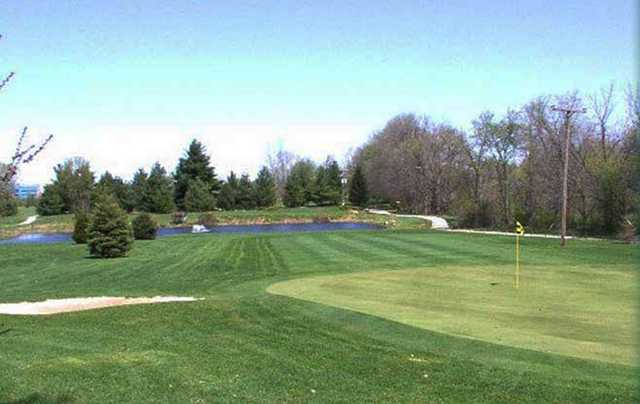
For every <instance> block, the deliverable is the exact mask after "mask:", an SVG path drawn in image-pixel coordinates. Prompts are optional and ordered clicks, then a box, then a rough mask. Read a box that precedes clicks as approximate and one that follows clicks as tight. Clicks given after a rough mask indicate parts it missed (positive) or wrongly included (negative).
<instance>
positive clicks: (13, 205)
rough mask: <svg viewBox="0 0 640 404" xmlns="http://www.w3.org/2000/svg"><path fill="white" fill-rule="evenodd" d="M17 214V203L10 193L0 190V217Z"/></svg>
mask: <svg viewBox="0 0 640 404" xmlns="http://www.w3.org/2000/svg"><path fill="white" fill-rule="evenodd" d="M16 214H18V201H17V199H16V197H15V196H13V194H12V193H11V192H7V191H4V190H2V189H0V216H14V215H16Z"/></svg>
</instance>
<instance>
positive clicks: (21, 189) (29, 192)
mask: <svg viewBox="0 0 640 404" xmlns="http://www.w3.org/2000/svg"><path fill="white" fill-rule="evenodd" d="M16 196H17V197H18V198H19V199H27V198H28V197H30V196H36V197H37V196H40V185H23V184H19V185H16Z"/></svg>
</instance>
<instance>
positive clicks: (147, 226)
mask: <svg viewBox="0 0 640 404" xmlns="http://www.w3.org/2000/svg"><path fill="white" fill-rule="evenodd" d="M132 224H133V237H134V238H135V239H136V240H155V238H156V234H157V233H158V223H157V222H156V220H155V219H154V218H153V216H151V215H150V214H148V213H142V214H141V215H139V216H136V218H135V219H133V222H132Z"/></svg>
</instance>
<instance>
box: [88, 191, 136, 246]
mask: <svg viewBox="0 0 640 404" xmlns="http://www.w3.org/2000/svg"><path fill="white" fill-rule="evenodd" d="M132 245H133V232H132V229H131V226H130V225H129V218H128V217H127V214H126V212H125V211H124V210H122V208H120V206H119V205H118V202H117V201H116V199H115V198H114V197H113V195H109V194H100V195H98V197H97V198H96V203H95V207H94V210H93V215H92V217H91V223H90V224H89V252H90V253H91V255H92V256H94V257H99V258H116V257H124V256H126V255H127V253H128V252H129V250H131V247H132Z"/></svg>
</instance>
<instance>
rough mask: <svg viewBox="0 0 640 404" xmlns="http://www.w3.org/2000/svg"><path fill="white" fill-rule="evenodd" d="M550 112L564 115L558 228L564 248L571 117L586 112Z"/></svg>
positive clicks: (561, 110)
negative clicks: (560, 209)
mask: <svg viewBox="0 0 640 404" xmlns="http://www.w3.org/2000/svg"><path fill="white" fill-rule="evenodd" d="M551 110H552V111H556V112H561V113H563V114H564V175H563V178H562V225H561V227H560V245H561V246H562V247H564V246H565V243H566V240H565V238H566V236H567V205H568V199H569V191H568V183H569V148H570V146H571V134H570V127H571V117H572V116H573V115H575V114H578V113H585V112H587V109H586V108H579V109H577V108H570V107H557V106H555V105H552V106H551Z"/></svg>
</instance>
